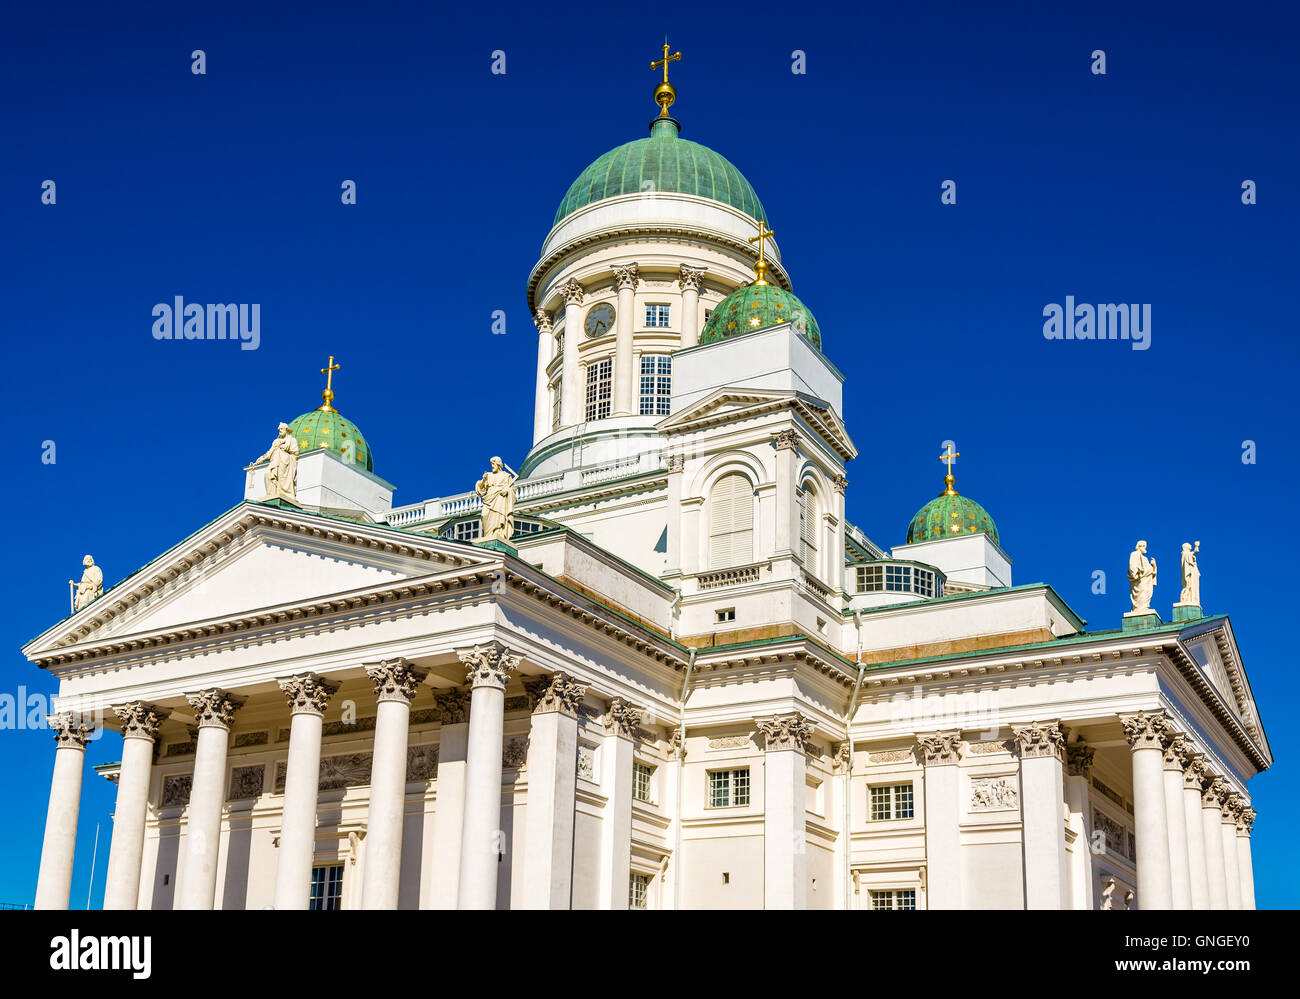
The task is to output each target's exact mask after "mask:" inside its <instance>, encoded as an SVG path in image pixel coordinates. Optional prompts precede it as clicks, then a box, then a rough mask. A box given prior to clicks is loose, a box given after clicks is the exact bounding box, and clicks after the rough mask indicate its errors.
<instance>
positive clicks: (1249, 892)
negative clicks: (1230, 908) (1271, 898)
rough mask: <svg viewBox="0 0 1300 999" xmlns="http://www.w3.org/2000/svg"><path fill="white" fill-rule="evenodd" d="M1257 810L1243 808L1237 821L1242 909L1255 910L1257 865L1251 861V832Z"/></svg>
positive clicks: (1238, 866) (1238, 867)
mask: <svg viewBox="0 0 1300 999" xmlns="http://www.w3.org/2000/svg"><path fill="white" fill-rule="evenodd" d="M1254 824H1255V809H1253V808H1243V809H1242V810H1241V814H1240V816H1239V817H1238V819H1237V869H1238V871H1239V872H1240V875H1241V907H1242V908H1243V909H1253V908H1255V865H1254V863H1253V862H1252V861H1251V859H1250V830H1251V827H1252V826H1254Z"/></svg>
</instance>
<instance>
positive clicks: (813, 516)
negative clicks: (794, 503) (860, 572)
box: [799, 484, 821, 576]
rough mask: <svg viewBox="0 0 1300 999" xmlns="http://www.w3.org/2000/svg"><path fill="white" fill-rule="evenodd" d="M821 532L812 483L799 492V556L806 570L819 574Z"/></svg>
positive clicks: (815, 495)
mask: <svg viewBox="0 0 1300 999" xmlns="http://www.w3.org/2000/svg"><path fill="white" fill-rule="evenodd" d="M820 533H821V528H820V527H819V525H818V516H817V493H816V492H814V491H813V487H812V485H811V484H809V485H807V486H805V487H804V489H803V491H802V492H800V494H799V558H800V561H802V562H803V567H804V571H805V572H808V573H811V574H812V575H814V576H816V575H817V538H818V535H819V534H820Z"/></svg>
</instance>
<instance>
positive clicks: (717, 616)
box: [713, 607, 736, 624]
mask: <svg viewBox="0 0 1300 999" xmlns="http://www.w3.org/2000/svg"><path fill="white" fill-rule="evenodd" d="M713 620H714V621H715V622H716V623H718V624H730V623H731V622H732V621H734V620H736V608H734V607H724V608H723V609H722V610H719V611H714V612H713Z"/></svg>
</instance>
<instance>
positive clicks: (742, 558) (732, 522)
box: [709, 472, 754, 569]
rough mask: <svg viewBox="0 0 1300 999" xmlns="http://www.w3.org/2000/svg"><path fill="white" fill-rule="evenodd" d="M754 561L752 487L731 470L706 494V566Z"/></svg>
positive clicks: (712, 566) (716, 566) (721, 565)
mask: <svg viewBox="0 0 1300 999" xmlns="http://www.w3.org/2000/svg"><path fill="white" fill-rule="evenodd" d="M752 561H754V487H753V486H752V485H750V482H749V479H747V478H745V476H743V475H741V474H739V473H738V472H732V473H731V474H729V475H724V476H723V477H722V478H720V479H719V480H718V481H717V482H716V483H715V484H714V486H713V493H712V495H711V496H710V497H709V565H710V567H711V568H714V569H721V568H724V567H725V566H729V565H745V564H746V563H748V562H752Z"/></svg>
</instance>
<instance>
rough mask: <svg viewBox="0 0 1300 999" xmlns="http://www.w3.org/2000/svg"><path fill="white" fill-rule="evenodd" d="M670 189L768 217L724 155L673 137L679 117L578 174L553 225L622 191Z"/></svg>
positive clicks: (654, 125)
mask: <svg viewBox="0 0 1300 999" xmlns="http://www.w3.org/2000/svg"><path fill="white" fill-rule="evenodd" d="M652 191H671V192H674V193H677V194H694V195H698V196H699V197H701V198H712V199H713V200H714V201H721V202H723V203H724V204H728V205H731V207H733V208H738V209H740V211H742V212H744V213H745V214H746V215H748V216H750V217H751V218H752V219H754V220H755V221H757V220H759V219H762V220H763V221H767V216H766V215H765V214H763V205H762V203H760V202H759V200H758V195H757V194H755V193H754V189H753V187H751V186H750V184H749V181H747V180H746V179H745V178H744V177H743V176H742V175H741V173H740V171H739V170H737V169H736V168H735V167H734V166H732V165H731V164H730V163H729V162H728V161H727V160H726V158H725V157H723V156H720V155H718V154H717V153H715V152H714V151H713V150H712V149H709V148H708V147H706V146H701V145H700V144H699V143H697V142H691V141H689V140H688V139H680V138H678V137H677V122H676V121H674V120H673V119H671V118H657V119H656V120H655V121H654V122H653V123H652V124H651V126H650V137H649V138H648V139H636V140H635V141H633V142H627V143H624V144H623V145H621V146H618V147H617V148H615V149H611V150H610V151H609V152H607V153H606V154H605V155H604V156H602V157H600V159H598V160H596V162H595V163H593V164H591V166H589V167H587V169H585V170H583V171H582V173H580V174H578V179H577V180H575V181H574V182H573V184H572V185H570V187H569V192H568V194H566V195H565V196H564V200H563V201H561V202H560V207H559V210H558V211H556V213H555V225H559V224H560V220H561V219H563V218H565V217H566V216H569V215H572V214H573V213H574V212H576V211H577V210H578V209H579V208H583V207H585V206H586V205H590V204H594V203H595V202H597V201H603V200H604V199H605V198H615V197H618V196H619V195H620V194H648V193H650V192H652Z"/></svg>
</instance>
